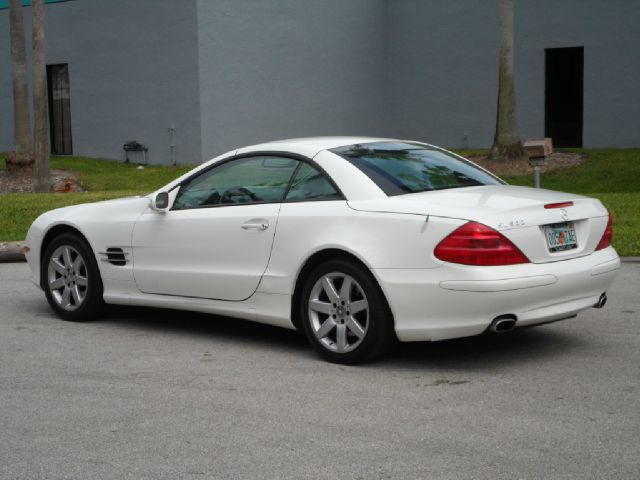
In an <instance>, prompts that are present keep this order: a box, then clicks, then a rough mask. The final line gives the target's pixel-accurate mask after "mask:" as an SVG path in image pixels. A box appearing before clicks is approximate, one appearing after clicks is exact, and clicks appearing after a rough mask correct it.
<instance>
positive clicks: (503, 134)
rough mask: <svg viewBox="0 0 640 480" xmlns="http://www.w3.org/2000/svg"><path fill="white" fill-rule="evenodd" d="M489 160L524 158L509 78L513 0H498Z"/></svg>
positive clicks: (511, 56) (511, 52) (514, 98)
mask: <svg viewBox="0 0 640 480" xmlns="http://www.w3.org/2000/svg"><path fill="white" fill-rule="evenodd" d="M489 157H490V158H491V159H495V160H520V159H527V158H528V156H527V153H526V152H525V150H524V148H523V146H522V143H521V142H520V138H519V136H518V125H517V120H516V95H515V88H514V79H513V0H500V67H499V72H498V112H497V119H496V133H495V137H494V139H493V146H492V147H491V152H490V153H489Z"/></svg>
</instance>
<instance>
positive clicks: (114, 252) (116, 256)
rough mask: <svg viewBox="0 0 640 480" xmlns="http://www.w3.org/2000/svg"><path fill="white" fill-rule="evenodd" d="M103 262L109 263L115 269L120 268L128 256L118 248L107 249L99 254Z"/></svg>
mask: <svg viewBox="0 0 640 480" xmlns="http://www.w3.org/2000/svg"><path fill="white" fill-rule="evenodd" d="M100 255H102V258H101V260H102V261H103V262H109V263H110V264H111V265H114V266H116V267H122V266H124V265H126V264H127V262H128V261H129V260H128V258H127V257H128V256H129V254H128V253H127V252H125V251H124V250H122V249H121V248H118V247H109V248H107V251H106V252H100Z"/></svg>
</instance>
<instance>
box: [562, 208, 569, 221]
mask: <svg viewBox="0 0 640 480" xmlns="http://www.w3.org/2000/svg"><path fill="white" fill-rule="evenodd" d="M560 217H561V218H562V220H564V221H565V222H566V221H567V220H569V214H568V213H567V211H566V210H565V209H564V208H561V209H560Z"/></svg>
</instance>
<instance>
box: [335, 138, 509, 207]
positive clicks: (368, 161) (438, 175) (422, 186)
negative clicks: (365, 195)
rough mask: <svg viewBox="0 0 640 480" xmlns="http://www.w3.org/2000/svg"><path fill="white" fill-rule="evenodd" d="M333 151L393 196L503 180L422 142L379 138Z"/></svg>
mask: <svg viewBox="0 0 640 480" xmlns="http://www.w3.org/2000/svg"><path fill="white" fill-rule="evenodd" d="M331 151H332V152H333V153H336V154H338V155H340V156H341V157H343V158H346V159H347V160H349V161H350V162H351V163H353V164H354V165H355V166H356V167H358V168H359V169H360V170H362V172H364V173H365V174H366V175H367V176H368V177H369V178H370V179H371V180H373V181H374V182H375V183H376V185H378V186H379V187H380V189H381V190H382V191H383V192H384V193H386V194H387V195H389V196H391V195H402V194H404V193H416V192H425V191H430V190H444V189H447V188H461V187H473V186H478V185H500V184H502V182H501V181H500V180H499V179H498V178H497V177H494V176H493V175H491V174H489V173H487V172H485V171H483V170H481V169H479V168H478V167H476V166H475V165H473V164H472V163H470V162H467V161H465V160H463V159H461V158H458V157H455V156H453V155H452V154H450V153H447V152H446V151H443V150H439V149H437V148H434V147H430V146H428V145H423V144H420V143H407V142H375V143H364V144H358V145H348V146H345V147H339V148H334V149H332V150H331Z"/></svg>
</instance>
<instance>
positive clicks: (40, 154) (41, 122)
mask: <svg viewBox="0 0 640 480" xmlns="http://www.w3.org/2000/svg"><path fill="white" fill-rule="evenodd" d="M32 8H33V20H32V27H31V28H32V32H31V39H32V48H33V112H34V117H35V119H34V127H33V129H34V139H35V164H34V179H33V186H34V190H35V191H36V192H48V191H50V189H51V171H50V170H51V167H50V159H49V152H50V148H49V108H48V107H49V106H48V99H47V67H46V64H45V58H44V49H45V44H44V2H43V0H33V2H32Z"/></svg>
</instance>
